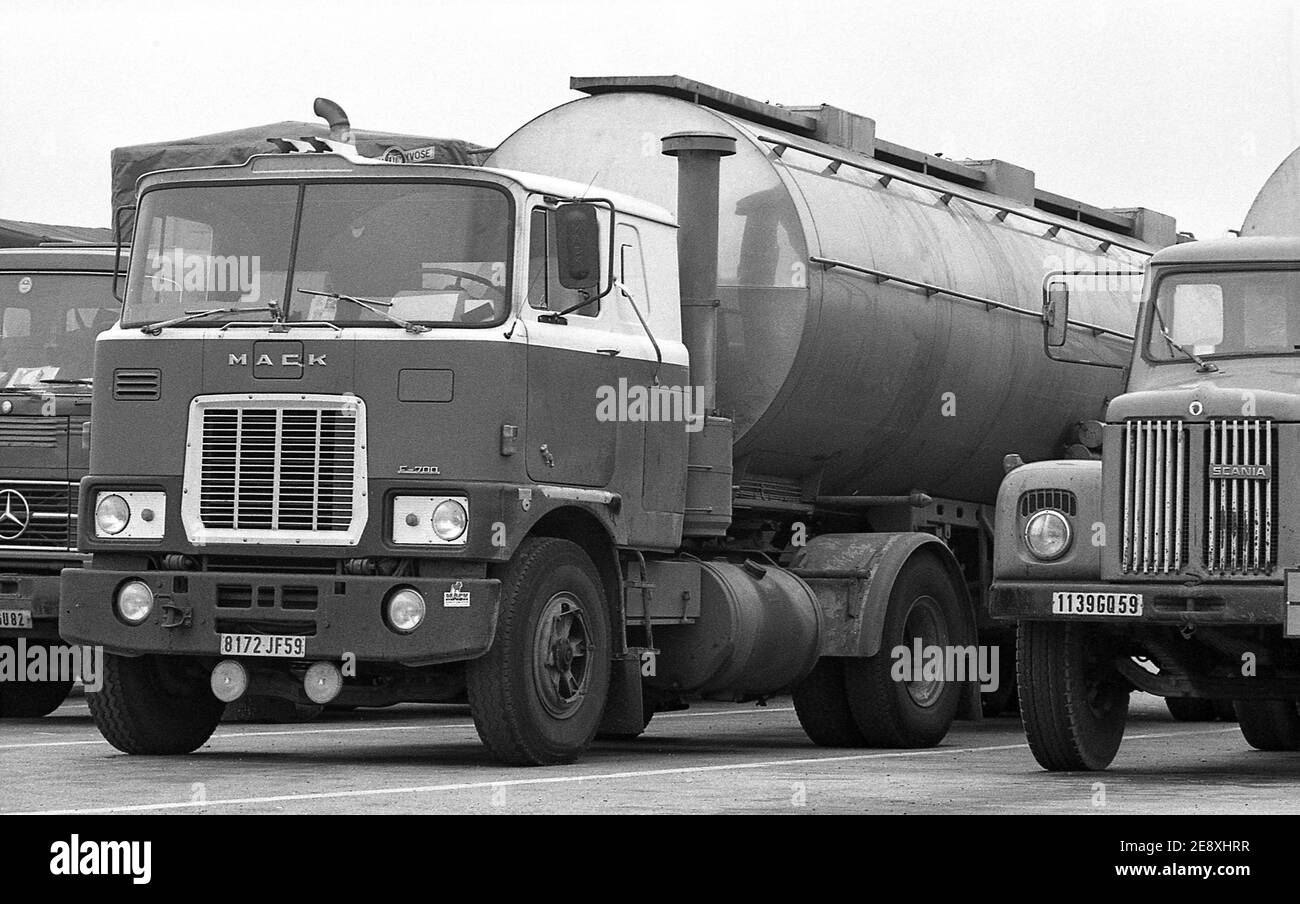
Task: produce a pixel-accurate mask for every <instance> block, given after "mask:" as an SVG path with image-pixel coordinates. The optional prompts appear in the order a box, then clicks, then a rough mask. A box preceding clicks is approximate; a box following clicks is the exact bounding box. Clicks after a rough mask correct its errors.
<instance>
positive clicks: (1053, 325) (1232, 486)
mask: <svg viewBox="0 0 1300 904" xmlns="http://www.w3.org/2000/svg"><path fill="white" fill-rule="evenodd" d="M1298 170H1300V153H1297V154H1293V155H1292V156H1291V157H1290V158H1288V159H1287V161H1286V162H1285V163H1284V164H1283V165H1282V166H1281V167H1280V168H1279V169H1278V171H1277V173H1275V174H1274V176H1273V177H1272V178H1271V179H1270V180H1269V182H1268V183H1266V185H1265V187H1264V188H1263V190H1261V192H1260V195H1259V197H1258V198H1257V199H1256V201H1255V204H1254V206H1253V207H1252V209H1251V213H1250V215H1249V216H1248V217H1247V219H1246V225H1245V229H1244V235H1243V237H1240V238H1229V239H1216V240H1212V241H1202V242H1190V243H1185V244H1178V245H1176V246H1175V247H1172V248H1166V249H1164V250H1162V251H1160V252H1158V253H1157V254H1156V255H1155V256H1154V257H1152V258H1151V260H1150V262H1149V266H1148V271H1147V275H1146V280H1145V288H1144V290H1143V300H1142V308H1141V314H1140V316H1139V319H1138V335H1137V341H1136V343H1135V345H1134V348H1133V352H1132V357H1131V360H1130V361H1129V362H1128V365H1127V367H1126V369H1125V372H1124V376H1125V385H1124V392H1123V393H1122V394H1120V395H1119V396H1117V397H1116V398H1115V399H1114V400H1112V401H1111V403H1110V405H1109V407H1108V410H1107V413H1106V416H1105V423H1104V426H1103V425H1101V424H1098V425H1097V432H1099V433H1101V434H1102V435H1103V437H1104V439H1103V443H1102V447H1103V449H1104V452H1103V455H1102V456H1101V458H1100V460H1093V461H1038V462H1031V463H1029V464H1025V465H1023V466H1021V467H1018V468H1016V469H1015V470H1013V471H1011V472H1010V473H1009V474H1008V475H1007V477H1006V480H1005V482H1004V483H1003V485H1002V488H1001V490H1000V492H999V496H998V519H997V530H998V540H997V543H996V544H995V547H996V553H995V561H996V564H995V569H994V576H995V583H994V586H993V598H992V603H991V614H992V615H993V616H994V617H996V618H997V619H1000V620H1001V619H1006V620H1009V621H1010V620H1014V621H1016V622H1018V652H1019V690H1020V701H1021V714H1022V717H1023V719H1024V724H1025V730H1026V733H1027V735H1028V738H1029V743H1030V747H1031V749H1032V751H1033V753H1034V756H1035V758H1036V759H1037V760H1038V762H1039V764H1040V765H1042V766H1043V767H1044V768H1045V769H1048V770H1085V769H1087V770H1100V769H1105V768H1106V767H1107V766H1108V765H1109V764H1110V763H1111V762H1112V761H1113V759H1114V757H1115V756H1116V754H1117V753H1118V751H1119V748H1120V745H1121V742H1122V740H1123V735H1124V727H1125V722H1126V720H1127V713H1128V705H1129V698H1130V695H1131V694H1132V693H1133V692H1134V691H1145V692H1147V693H1150V694H1156V695H1159V696H1162V697H1164V698H1165V699H1166V700H1167V701H1187V702H1189V703H1200V702H1202V701H1210V702H1213V703H1214V704H1216V705H1219V706H1222V705H1225V704H1226V705H1230V706H1231V707H1232V709H1233V710H1234V714H1235V717H1236V720H1237V721H1238V723H1239V726H1240V729H1241V732H1242V735H1243V736H1244V738H1245V741H1246V742H1247V743H1248V744H1249V745H1250V746H1252V747H1255V748H1257V749H1260V750H1297V749H1300V711H1297V707H1296V701H1297V700H1300V644H1297V643H1296V640H1297V639H1298V638H1300V535H1297V532H1296V527H1295V523H1294V522H1293V520H1292V513H1293V512H1294V511H1295V507H1294V506H1293V505H1292V502H1293V501H1294V499H1293V497H1292V487H1293V486H1294V485H1295V480H1294V479H1293V477H1292V474H1293V472H1294V470H1295V469H1296V468H1297V467H1300V461H1297V459H1296V456H1295V449H1296V446H1297V442H1298V441H1300V402H1298V399H1297V394H1296V389H1297V386H1298V385H1300V383H1298V381H1300V363H1298V362H1297V358H1296V354H1297V349H1300V308H1297V306H1296V299H1297V298H1298V297H1300V220H1298V219H1297V218H1296V213H1295V173H1296V172H1297V171H1298ZM1071 304H1072V293H1071V291H1070V286H1069V284H1068V280H1065V279H1062V278H1055V277H1049V278H1048V279H1047V281H1046V284H1045V287H1044V311H1045V321H1044V330H1045V336H1046V346H1045V347H1046V349H1047V350H1048V351H1049V352H1052V353H1053V354H1058V355H1059V352H1054V351H1053V350H1054V349H1058V348H1060V347H1066V346H1068V345H1069V343H1070V340H1069V337H1070V334H1071V333H1072V332H1073V331H1074V330H1075V327H1074V326H1073V325H1071V324H1070V323H1069V322H1068V311H1069V309H1070V306H1071ZM1170 709H1171V711H1173V712H1175V714H1177V713H1178V712H1179V711H1180V710H1182V709H1184V707H1180V706H1173V707H1170Z"/></svg>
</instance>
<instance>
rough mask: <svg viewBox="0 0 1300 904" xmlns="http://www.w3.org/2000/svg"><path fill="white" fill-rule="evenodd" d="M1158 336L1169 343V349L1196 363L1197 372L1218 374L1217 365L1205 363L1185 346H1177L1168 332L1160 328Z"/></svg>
mask: <svg viewBox="0 0 1300 904" xmlns="http://www.w3.org/2000/svg"><path fill="white" fill-rule="evenodd" d="M1160 335H1161V336H1164V337H1165V341H1166V342H1168V343H1169V347H1170V348H1172V349H1177V350H1178V351H1180V352H1182V353H1183V354H1184V355H1186V356H1187V357H1188V358H1190V359H1191V360H1192V361H1194V362H1196V366H1197V368H1196V369H1197V370H1199V371H1200V372H1201V373H1203V374H1210V373H1217V372H1218V370H1219V366H1218V365H1217V364H1214V363H1212V362H1210V361H1206V360H1205V359H1204V358H1202V357H1201V356H1200V355H1198V354H1196V352H1194V351H1192V350H1191V349H1190V348H1188V347H1187V346H1185V345H1179V344H1178V343H1177V342H1175V341H1174V337H1173V336H1171V335H1169V331H1168V330H1166V329H1163V328H1162V329H1161V330H1160Z"/></svg>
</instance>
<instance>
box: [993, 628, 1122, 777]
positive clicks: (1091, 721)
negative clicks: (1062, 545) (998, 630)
mask: <svg viewBox="0 0 1300 904" xmlns="http://www.w3.org/2000/svg"><path fill="white" fill-rule="evenodd" d="M1102 641H1103V637H1102V636H1101V634H1100V633H1099V632H1098V631H1097V630H1096V629H1095V628H1093V627H1092V626H1091V625H1085V624H1080V623H1078V622H1059V623H1051V622H1035V621H1031V622H1021V623H1020V626H1019V628H1018V631H1017V635H1016V663H1017V669H1018V672H1019V674H1018V676H1017V677H1018V680H1017V685H1018V687H1019V689H1020V718H1021V721H1022V722H1024V725H1025V736H1026V737H1027V738H1028V740H1029V749H1030V750H1031V751H1032V752H1033V754H1034V759H1036V760H1038V764H1039V765H1040V766H1042V767H1043V768H1044V769H1047V770H1049V771H1051V772H1077V771H1093V770H1100V769H1105V768H1106V767H1107V766H1109V765H1110V764H1111V761H1112V760H1114V759H1115V754H1116V753H1118V752H1119V745H1120V742H1121V741H1123V740H1124V723H1125V722H1126V721H1127V719H1128V698H1129V687H1128V685H1127V683H1126V682H1125V681H1124V680H1123V678H1122V677H1121V676H1120V674H1119V672H1117V671H1116V670H1115V668H1114V666H1113V665H1112V662H1111V660H1112V658H1113V657H1112V656H1111V655H1110V652H1111V651H1110V650H1109V649H1108V645H1107V644H1105V643H1103V642H1102Z"/></svg>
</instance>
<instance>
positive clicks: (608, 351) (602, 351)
mask: <svg viewBox="0 0 1300 904" xmlns="http://www.w3.org/2000/svg"><path fill="white" fill-rule="evenodd" d="M622 351H623V350H622V349H621V348H598V349H596V354H598V355H609V356H610V357H611V358H617V357H618V356H619V354H620V353H621V352H622Z"/></svg>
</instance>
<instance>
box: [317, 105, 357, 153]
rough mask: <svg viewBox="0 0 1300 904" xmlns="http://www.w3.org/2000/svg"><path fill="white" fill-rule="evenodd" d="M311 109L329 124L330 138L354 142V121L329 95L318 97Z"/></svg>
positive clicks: (347, 142) (349, 142)
mask: <svg viewBox="0 0 1300 904" xmlns="http://www.w3.org/2000/svg"><path fill="white" fill-rule="evenodd" d="M311 111H312V112H313V113H315V114H316V115H317V116H319V117H320V118H321V119H323V120H325V122H327V123H328V124H329V127H330V140H332V141H341V142H343V143H344V144H351V143H352V123H351V122H349V121H348V114H346V113H344V112H343V108H342V107H340V106H339V105H338V104H336V103H334V101H332V100H330V99H329V98H328V97H318V98H316V101H315V103H313V104H312V105H311Z"/></svg>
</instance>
